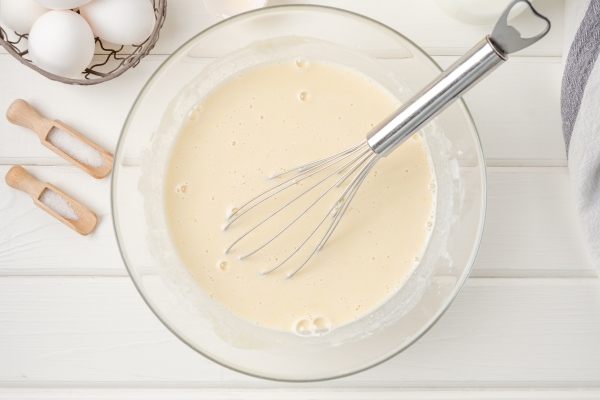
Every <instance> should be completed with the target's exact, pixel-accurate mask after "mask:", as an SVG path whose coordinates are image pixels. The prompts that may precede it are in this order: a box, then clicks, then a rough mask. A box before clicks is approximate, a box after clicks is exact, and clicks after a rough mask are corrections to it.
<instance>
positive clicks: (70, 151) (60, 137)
mask: <svg viewBox="0 0 600 400" xmlns="http://www.w3.org/2000/svg"><path fill="white" fill-rule="evenodd" d="M6 118H7V119H8V120H9V121H10V122H11V123H13V124H16V125H20V126H23V127H25V128H29V129H31V130H33V131H34V132H35V133H37V134H38V136H39V138H40V141H41V142H42V144H43V145H44V146H46V147H47V148H49V149H50V150H52V151H53V152H55V153H56V154H58V155H59V156H61V157H62V158H64V159H65V160H67V161H69V162H70V163H72V164H74V165H76V166H78V167H79V168H81V169H82V170H84V171H85V172H87V173H88V174H90V175H92V176H93V177H94V178H98V179H99V178H104V177H105V176H106V175H108V174H109V173H110V170H111V169H112V163H113V155H112V154H111V153H109V152H108V151H106V150H104V149H103V148H102V147H100V146H98V145H97V144H96V143H94V142H92V141H91V140H90V139H88V138H86V137H85V136H83V135H82V134H81V133H79V132H77V131H76V130H74V129H72V128H71V127H69V126H67V125H65V124H64V123H62V122H60V121H59V120H50V119H47V118H44V117H42V116H41V115H40V114H38V112H37V111H35V110H34V109H33V107H31V106H30V105H29V103H27V102H26V101H25V100H21V99H18V100H15V101H13V103H12V104H11V105H10V107H9V108H8V111H7V112H6Z"/></svg>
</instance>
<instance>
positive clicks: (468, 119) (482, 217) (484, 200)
mask: <svg viewBox="0 0 600 400" xmlns="http://www.w3.org/2000/svg"><path fill="white" fill-rule="evenodd" d="M293 8H296V9H314V10H318V11H327V12H338V13H342V14H348V15H351V16H353V17H357V18H362V19H365V20H366V21H367V22H370V23H373V24H375V25H379V26H380V27H381V28H383V29H387V30H388V31H390V32H392V33H394V34H395V35H398V36H399V37H401V38H402V39H403V40H406V41H407V42H408V43H410V44H411V45H413V46H414V47H415V48H416V49H417V50H419V51H420V52H421V53H422V55H423V56H424V57H425V58H426V59H427V60H428V61H429V62H431V64H432V66H433V67H435V68H437V69H438V70H439V72H440V73H441V72H443V69H442V68H441V67H440V65H439V64H438V63H437V62H436V61H435V60H434V59H433V58H432V56H430V55H429V54H428V53H427V52H426V51H425V50H423V49H422V48H421V47H420V46H418V45H417V44H416V43H415V42H413V41H412V40H410V39H409V38H407V37H406V36H404V35H403V34H401V33H400V32H398V31H396V30H395V29H393V28H391V27H390V26H388V25H386V24H384V23H382V22H379V21H377V20H375V19H373V18H370V17H367V16H365V15H362V14H359V13H356V12H354V11H349V10H345V9H341V8H337V7H330V6H324V5H316V4H282V5H276V6H268V7H264V8H259V9H254V10H250V11H246V12H243V13H240V14H237V15H235V16H232V17H230V18H226V19H223V20H222V21H218V22H217V23H215V24H213V25H210V26H209V27H207V28H205V29H203V30H202V31H200V32H198V33H197V34H195V35H194V36H192V37H191V38H190V39H188V40H186V41H185V42H184V43H183V44H181V45H180V46H179V47H178V48H177V49H176V50H174V51H173V52H172V53H171V54H170V55H169V56H168V57H167V58H166V59H165V60H164V61H163V62H162V63H161V64H160V66H158V68H157V69H156V70H155V71H154V72H153V73H152V75H151V76H150V77H149V78H148V80H147V81H146V82H145V83H144V86H143V87H142V89H141V90H140V92H139V93H138V94H137V96H136V98H135V100H134V101H133V103H132V105H131V108H130V109H129V112H128V113H127V116H126V118H125V121H124V123H123V127H122V128H121V133H120V134H119V138H118V141H117V147H116V150H115V157H114V161H113V162H114V165H113V173H112V174H111V182H110V191H111V193H110V206H111V219H112V223H113V224H112V225H113V232H114V234H115V237H116V241H117V246H118V248H119V254H120V255H121V259H122V260H123V264H124V265H125V268H126V270H127V273H128V275H129V277H130V278H131V281H132V282H133V285H134V286H135V288H136V290H137V292H138V293H139V294H140V296H141V297H142V299H143V301H144V303H146V305H147V306H148V308H149V309H150V310H151V311H152V313H153V314H154V315H155V316H156V317H157V319H158V320H159V321H160V322H161V323H162V324H163V325H164V326H165V327H166V328H167V329H168V330H169V331H170V332H171V333H172V334H173V335H175V337H177V338H178V339H179V340H181V341H182V342H183V343H184V344H186V345H187V346H188V347H189V348H191V349H192V350H194V351H195V352H196V353H198V354H200V355H202V356H203V357H205V358H206V359H208V360H210V361H211V362H214V363H216V364H218V365H220V366H222V367H225V368H227V369H229V370H232V371H235V372H238V373H241V374H244V375H247V376H251V377H253V378H259V379H265V380H269V381H274V382H288V383H309V382H323V381H329V380H334V379H340V378H344V377H348V376H351V375H355V374H358V373H360V372H364V371H366V370H369V369H371V368H374V367H376V366H378V365H381V364H383V363H384V362H386V361H388V360H390V359H391V358H394V357H396V356H397V355H398V354H400V353H402V352H403V351H405V350H406V349H408V348H409V347H411V346H412V345H413V344H414V343H415V342H417V341H418V340H419V339H420V338H421V337H423V336H424V335H425V334H426V333H427V332H428V331H429V330H430V329H431V328H432V327H433V326H434V325H435V324H436V323H437V322H438V321H439V320H440V318H441V317H442V316H443V315H444V314H445V313H446V311H447V310H448V308H449V307H450V305H451V304H452V303H453V302H454V301H455V300H456V297H457V296H458V294H459V293H460V291H461V290H462V288H463V286H464V285H465V282H466V281H467V279H468V278H469V276H470V274H471V271H472V270H473V266H474V264H475V260H476V258H477V255H478V253H479V250H480V248H481V241H482V238H483V232H484V228H485V222H486V210H487V174H486V164H485V156H484V153H483V148H482V146H481V138H480V136H479V132H478V130H477V126H476V125H475V121H474V120H473V116H472V114H471V112H470V110H469V108H468V107H467V105H466V103H465V101H464V99H463V98H460V99H458V101H457V102H456V104H458V105H459V106H460V107H461V109H462V111H463V112H464V116H465V117H466V122H467V124H468V125H470V126H471V127H472V129H473V132H474V133H475V134H474V135H473V136H474V137H473V138H474V145H475V149H476V153H477V156H478V160H479V162H480V165H481V167H480V168H481V169H482V170H483V174H482V175H481V187H482V191H481V193H482V197H481V211H480V216H479V227H478V231H477V235H476V237H475V241H474V244H473V249H472V252H471V256H470V258H469V261H468V263H467V265H468V267H467V268H465V271H464V272H463V274H462V276H461V278H460V281H459V282H457V284H456V286H455V288H454V290H453V291H452V295H451V296H449V297H448V298H449V300H448V301H447V303H446V304H444V305H443V306H442V307H440V308H439V309H438V310H437V311H436V314H435V316H434V317H433V318H431V319H430V321H429V324H428V325H427V326H426V327H425V328H423V329H421V331H420V332H418V333H417V334H416V335H414V337H413V338H411V340H409V341H407V342H406V343H405V345H404V346H403V347H402V348H401V349H399V350H396V351H392V352H391V353H390V354H388V355H386V356H384V357H381V358H379V359H377V360H375V361H374V362H372V363H371V364H369V365H367V366H364V367H361V368H358V369H356V370H353V371H350V372H343V373H340V374H335V375H330V376H326V377H323V378H310V379H288V378H276V377H272V376H267V375H261V374H257V373H252V372H249V371H246V370H243V369H241V368H236V367H234V366H231V365H228V364H226V363H224V362H221V361H219V360H217V359H215V358H214V357H211V356H210V355H208V354H205V353H204V352H202V351H201V350H200V349H198V348H196V347H195V346H194V345H193V344H192V343H190V342H189V341H188V340H186V339H185V338H184V337H183V336H182V335H180V334H179V333H178V332H177V331H176V330H175V329H174V328H173V327H172V326H171V325H170V324H169V323H168V322H167V321H165V320H164V319H163V318H162V317H161V315H160V314H159V312H158V311H157V310H155V309H154V306H153V305H152V303H151V302H150V300H149V299H147V298H146V296H145V294H144V291H143V290H142V289H141V288H140V286H139V285H138V283H137V281H136V279H135V278H134V274H133V272H132V271H131V269H130V267H129V264H128V261H127V257H126V252H125V249H124V246H122V244H121V239H120V237H121V235H120V233H119V228H118V226H117V218H118V211H117V206H116V196H115V193H116V190H115V188H116V179H115V176H116V169H118V168H119V167H118V166H117V160H118V159H119V155H120V154H121V151H122V143H123V139H124V137H125V134H126V130H127V128H128V126H129V122H130V120H131V117H132V115H133V114H134V112H135V111H136V109H137V106H138V105H139V102H140V99H141V98H142V96H143V95H144V94H145V92H146V91H147V90H148V88H149V86H150V84H151V83H152V82H154V80H155V79H156V78H157V76H158V75H159V74H160V73H161V72H162V70H163V68H164V67H165V66H166V65H168V64H169V62H170V60H171V59H172V58H173V57H175V56H177V55H179V52H180V50H181V49H183V48H185V47H186V46H188V45H189V44H191V43H192V42H194V41H195V40H197V39H198V38H199V37H200V36H202V35H204V34H205V33H207V32H209V31H211V30H212V29H214V28H216V27H218V26H220V25H222V24H228V23H231V22H232V21H235V20H237V19H244V18H246V17H247V16H249V15H252V14H260V13H268V12H272V11H274V10H275V11H277V10H281V9H293ZM115 167H116V168H115Z"/></svg>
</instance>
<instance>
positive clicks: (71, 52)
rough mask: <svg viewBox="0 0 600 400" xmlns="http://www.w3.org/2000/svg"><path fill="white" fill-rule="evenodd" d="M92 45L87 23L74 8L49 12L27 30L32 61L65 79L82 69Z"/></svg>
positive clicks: (91, 51) (92, 39) (92, 48)
mask: <svg viewBox="0 0 600 400" xmlns="http://www.w3.org/2000/svg"><path fill="white" fill-rule="evenodd" d="M94 48H95V43H94V34H93V33H92V30H91V29H90V26H89V25H88V24H87V22H85V19H83V17H82V16H81V15H79V14H77V13H76V12H73V11H68V10H67V11H60V10H52V11H49V12H47V13H46V14H44V15H42V16H41V17H40V18H39V19H38V20H37V21H35V23H34V24H33V27H32V28H31V32H30V33H29V55H30V56H31V61H33V64H34V65H37V66H38V67H40V68H41V69H43V70H46V71H48V72H50V73H53V74H55V75H58V76H62V77H65V78H72V77H75V76H76V75H78V74H79V73H81V72H83V70H84V69H85V67H87V66H88V65H89V64H90V62H91V61H92V57H93V56H94Z"/></svg>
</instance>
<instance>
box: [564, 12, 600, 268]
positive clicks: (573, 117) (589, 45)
mask: <svg viewBox="0 0 600 400" xmlns="http://www.w3.org/2000/svg"><path fill="white" fill-rule="evenodd" d="M565 46H566V48H565V52H564V54H565V55H566V62H565V72H564V76H563V81H562V92H561V111H562V118H563V134H564V138H565V145H566V149H567V158H568V160H569V175H570V177H571V183H572V185H573V191H574V193H575V202H576V206H577V210H578V212H579V220H580V223H581V226H582V229H583V233H584V235H585V237H586V240H587V242H588V246H589V249H590V255H591V257H592V260H593V262H594V266H595V267H596V270H597V272H598V274H599V275H600V58H599V57H598V54H600V0H567V2H566V6H565Z"/></svg>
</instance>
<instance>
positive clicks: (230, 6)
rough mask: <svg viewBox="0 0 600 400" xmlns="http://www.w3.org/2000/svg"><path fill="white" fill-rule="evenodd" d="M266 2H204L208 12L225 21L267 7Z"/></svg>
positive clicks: (264, 0) (210, 0)
mask: <svg viewBox="0 0 600 400" xmlns="http://www.w3.org/2000/svg"><path fill="white" fill-rule="evenodd" d="M267 1H268V0H204V5H205V6H206V8H207V9H208V11H209V12H210V13H211V14H212V15H214V16H215V17H217V18H221V19H225V18H229V17H232V16H234V15H237V14H241V13H243V12H246V11H250V10H256V9H257V8H261V7H264V6H266V5H267Z"/></svg>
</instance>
